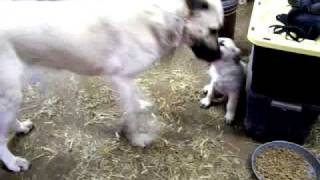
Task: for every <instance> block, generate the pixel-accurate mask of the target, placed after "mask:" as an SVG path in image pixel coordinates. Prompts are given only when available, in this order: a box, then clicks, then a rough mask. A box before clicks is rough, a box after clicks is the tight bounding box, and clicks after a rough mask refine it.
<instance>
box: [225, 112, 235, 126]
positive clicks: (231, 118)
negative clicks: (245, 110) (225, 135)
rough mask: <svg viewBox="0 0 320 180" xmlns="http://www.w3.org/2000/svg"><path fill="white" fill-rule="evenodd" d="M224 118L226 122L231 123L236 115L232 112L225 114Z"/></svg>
mask: <svg viewBox="0 0 320 180" xmlns="http://www.w3.org/2000/svg"><path fill="white" fill-rule="evenodd" d="M224 119H225V121H226V124H228V125H230V124H232V122H233V120H234V115H233V114H232V113H226V115H225V116H224Z"/></svg>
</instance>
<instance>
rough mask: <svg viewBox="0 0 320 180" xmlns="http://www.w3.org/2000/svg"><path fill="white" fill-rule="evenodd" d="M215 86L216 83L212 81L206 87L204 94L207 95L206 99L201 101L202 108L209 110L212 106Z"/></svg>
mask: <svg viewBox="0 0 320 180" xmlns="http://www.w3.org/2000/svg"><path fill="white" fill-rule="evenodd" d="M214 84H215V81H214V80H211V81H210V84H208V85H206V86H204V88H203V92H204V93H206V97H204V98H202V99H201V100H200V107H201V108H208V107H209V106H210V105H211V101H212V97H213V94H214Z"/></svg>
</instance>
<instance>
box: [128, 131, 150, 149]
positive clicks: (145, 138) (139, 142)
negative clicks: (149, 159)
mask: <svg viewBox="0 0 320 180" xmlns="http://www.w3.org/2000/svg"><path fill="white" fill-rule="evenodd" d="M154 139H155V137H154V136H152V135H149V134H146V133H140V134H133V135H132V136H131V137H130V142H131V144H132V145H133V146H139V147H146V146H148V145H150V144H151V143H152V142H153V140H154Z"/></svg>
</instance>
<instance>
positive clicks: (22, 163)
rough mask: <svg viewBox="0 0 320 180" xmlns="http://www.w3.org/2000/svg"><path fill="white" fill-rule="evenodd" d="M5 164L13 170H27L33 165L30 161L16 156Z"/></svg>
mask: <svg viewBox="0 0 320 180" xmlns="http://www.w3.org/2000/svg"><path fill="white" fill-rule="evenodd" d="M5 165H6V167H7V168H8V169H9V170H10V171H13V172H22V171H27V170H28V169H29V168H30V167H31V164H30V163H29V161H27V160H26V159H23V158H21V157H14V158H13V159H12V160H10V161H9V162H5Z"/></svg>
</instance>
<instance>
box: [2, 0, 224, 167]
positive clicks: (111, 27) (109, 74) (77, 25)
mask: <svg viewBox="0 0 320 180" xmlns="http://www.w3.org/2000/svg"><path fill="white" fill-rule="evenodd" d="M222 24H223V9H222V5H221V2H220V0H134V1H133V0H117V1H111V0H78V1H72V0H69V1H42V2H38V1H9V0H7V1H1V2H0V159H1V160H2V161H3V162H4V164H5V165H6V166H7V168H8V169H9V170H12V171H15V172H19V171H24V170H27V169H28V168H29V165H30V163H29V162H28V161H27V160H25V159H23V158H20V157H16V156H14V155H13V154H12V153H11V152H10V151H9V149H8V147H7V141H8V140H7V136H8V131H9V129H10V127H12V128H13V129H14V130H15V132H17V133H21V132H22V133H28V132H29V131H30V129H31V128H32V126H33V125H32V122H30V121H27V122H19V121H18V120H16V112H17V110H18V108H19V105H20V102H21V99H22V93H21V88H22V87H21V86H22V85H21V84H22V83H21V76H22V75H23V65H24V64H25V65H39V66H45V67H51V68H56V69H65V70H69V71H71V72H75V73H78V74H83V75H101V76H104V77H106V78H108V79H109V80H111V82H112V83H113V87H114V88H115V90H116V91H117V92H119V94H120V104H121V106H122V108H123V111H124V112H126V113H125V115H126V116H125V118H124V121H123V122H124V126H123V127H124V129H123V130H124V132H125V134H126V136H127V138H128V139H129V140H130V142H131V143H132V144H133V145H137V146H142V147H144V146H146V145H148V144H150V143H151V142H152V141H153V140H154V139H155V138H156V137H157V134H158V132H159V125H158V123H157V122H155V121H150V122H153V123H149V119H141V118H139V117H141V116H139V113H141V111H144V108H145V107H146V106H149V105H150V104H148V103H147V102H145V101H143V100H141V97H139V96H138V95H137V92H136V90H135V86H134V83H133V78H134V77H135V75H137V74H139V73H141V72H143V71H144V70H145V69H146V68H148V67H149V66H150V65H151V64H152V63H154V62H155V61H157V60H158V59H159V58H160V57H162V56H164V55H166V54H168V53H171V52H172V51H173V50H174V49H175V48H177V47H178V46H180V45H181V44H182V43H183V42H185V43H187V44H188V45H189V46H190V47H192V48H193V50H194V51H195V52H196V53H195V54H198V55H201V52H200V53H199V52H198V53H197V49H199V47H201V48H200V49H202V51H203V49H207V50H208V51H207V52H212V50H215V51H216V52H217V53H213V54H212V55H213V56H214V55H215V54H219V48H217V47H218V46H217V40H216V38H217V36H216V31H217V30H218V29H219V28H220V27H221V26H222ZM150 117H151V116H150Z"/></svg>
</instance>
